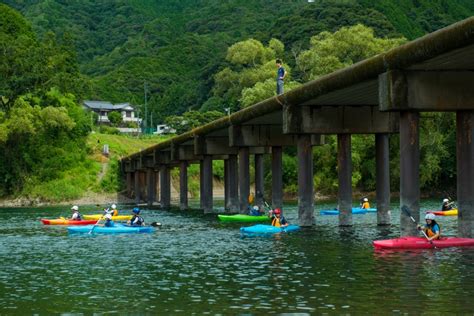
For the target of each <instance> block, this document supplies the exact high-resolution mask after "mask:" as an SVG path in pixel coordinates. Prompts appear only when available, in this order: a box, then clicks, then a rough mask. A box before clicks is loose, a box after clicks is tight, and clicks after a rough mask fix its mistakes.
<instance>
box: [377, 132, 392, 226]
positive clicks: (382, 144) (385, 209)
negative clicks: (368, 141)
mask: <svg viewBox="0 0 474 316" xmlns="http://www.w3.org/2000/svg"><path fill="white" fill-rule="evenodd" d="M389 159H390V157H389V135H388V134H375V160H376V171H377V174H376V188H377V225H390V215H391V214H390V161H389Z"/></svg>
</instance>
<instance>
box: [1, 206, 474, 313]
mask: <svg viewBox="0 0 474 316" xmlns="http://www.w3.org/2000/svg"><path fill="white" fill-rule="evenodd" d="M437 204H439V203H437V202H436V203H434V202H430V201H423V203H422V209H433V208H434V209H436V207H437V206H438V205H437ZM333 207H334V203H333V204H318V205H317V206H316V210H317V211H316V212H315V214H316V225H315V226H314V227H313V228H311V229H304V230H302V231H299V232H295V233H292V234H287V235H281V236H273V237H253V238H249V237H246V238H243V237H241V235H240V233H239V227H240V226H242V225H240V224H231V225H229V224H223V223H219V222H218V221H217V219H216V217H215V215H214V216H204V215H203V214H202V213H201V212H199V211H188V212H180V211H177V210H169V211H162V210H152V209H150V210H144V211H143V215H144V217H145V219H146V220H147V221H148V222H152V221H159V222H161V223H163V227H162V228H161V229H160V230H158V231H156V232H155V233H152V234H140V235H110V236H107V235H97V236H95V235H86V236H77V235H72V236H69V235H68V233H67V230H66V228H65V227H54V226H43V225H42V224H41V222H40V221H39V219H40V218H44V217H47V218H55V217H59V216H68V215H69V211H67V209H66V208H64V207H62V208H60V207H50V208H28V209H25V208H23V209H21V208H15V209H0V260H1V269H0V314H15V315H17V314H53V313H55V314H70V313H84V314H92V313H102V312H103V313H121V314H123V313H129V314H162V315H163V314H166V315H169V314H183V315H190V314H211V315H219V314H220V315H235V314H246V315H249V314H250V315H266V314H270V313H275V314H300V315H305V314H307V315H313V314H344V315H355V314H377V315H383V314H406V313H409V314H426V315H431V314H470V315H472V314H474V303H473V300H472V298H473V296H474V282H473V278H474V265H473V261H474V249H472V248H471V249H468V248H465V249H462V248H448V249H438V250H422V251H391V252H390V251H385V252H380V251H374V249H373V246H372V244H371V242H372V240H374V239H386V238H393V237H397V236H398V235H399V212H398V211H397V210H395V211H392V220H393V223H394V224H393V225H392V226H391V227H377V225H376V214H366V215H354V226H353V227H351V228H340V227H338V225H337V224H338V219H337V216H320V215H319V211H318V210H319V209H321V208H333ZM392 208H393V209H396V208H397V205H393V207H392ZM81 210H82V212H83V214H89V213H94V212H93V210H94V207H81ZM122 213H125V212H122ZM285 215H286V217H287V219H288V220H289V221H290V222H294V223H296V222H297V208H296V206H295V205H287V206H285ZM438 220H439V222H440V223H441V225H442V229H443V232H444V234H445V235H450V236H455V235H456V234H457V229H456V226H457V219H456V218H455V217H444V218H441V217H439V218H438Z"/></svg>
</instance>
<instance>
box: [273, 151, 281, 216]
mask: <svg viewBox="0 0 474 316" xmlns="http://www.w3.org/2000/svg"><path fill="white" fill-rule="evenodd" d="M282 155H283V149H282V147H279V146H274V147H272V207H273V209H275V208H282V207H283V165H282Z"/></svg>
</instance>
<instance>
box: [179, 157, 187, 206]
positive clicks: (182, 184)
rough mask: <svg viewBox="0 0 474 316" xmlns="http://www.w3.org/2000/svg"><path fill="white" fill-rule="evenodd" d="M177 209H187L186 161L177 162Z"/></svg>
mask: <svg viewBox="0 0 474 316" xmlns="http://www.w3.org/2000/svg"><path fill="white" fill-rule="evenodd" d="M179 209H180V210H182V211H184V210H187V209H188V162H187V161H181V162H180V163H179Z"/></svg>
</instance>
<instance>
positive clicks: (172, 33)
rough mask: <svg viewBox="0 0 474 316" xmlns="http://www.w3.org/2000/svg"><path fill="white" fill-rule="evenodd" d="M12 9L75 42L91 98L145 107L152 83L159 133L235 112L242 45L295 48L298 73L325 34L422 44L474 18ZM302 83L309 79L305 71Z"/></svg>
mask: <svg viewBox="0 0 474 316" xmlns="http://www.w3.org/2000/svg"><path fill="white" fill-rule="evenodd" d="M5 2H6V3H7V4H9V5H11V6H13V7H15V8H17V9H19V10H20V11H21V12H23V14H25V16H26V17H27V18H28V19H29V21H30V22H31V23H32V25H33V28H34V30H35V31H36V32H37V33H38V34H40V35H42V36H44V35H45V34H46V33H47V32H48V31H53V32H54V33H55V34H57V35H59V37H62V35H63V34H67V37H68V38H70V39H71V41H72V42H73V43H74V45H75V47H76V49H77V53H78V60H79V66H80V69H81V71H82V72H83V73H85V74H87V75H89V76H90V77H91V79H92V89H91V91H90V92H89V94H88V95H87V97H88V98H97V99H108V100H111V101H116V102H119V101H124V100H125V101H131V102H133V103H135V104H142V103H143V94H144V93H143V89H144V88H143V87H144V81H145V80H146V82H147V86H148V89H149V92H148V95H149V97H150V99H149V105H150V107H149V108H150V109H151V111H152V113H153V114H152V115H149V117H151V116H152V117H153V120H154V122H153V124H151V125H154V124H156V123H159V122H162V121H163V120H164V118H165V117H167V116H168V115H171V114H181V113H183V112H184V111H187V110H190V109H194V110H199V109H200V108H201V107H202V105H203V104H206V101H207V102H208V105H206V106H205V108H209V103H211V104H212V106H211V108H215V107H216V106H215V104H216V103H219V104H221V103H224V104H222V105H220V107H221V108H220V110H221V111H223V109H224V107H228V106H229V105H226V104H225V100H221V99H217V100H216V98H215V95H213V93H212V88H213V86H214V75H215V74H216V73H218V72H219V71H220V70H222V69H223V68H224V67H226V66H227V62H226V60H225V55H226V50H227V47H229V46H230V45H232V44H234V43H235V42H238V41H241V40H245V39H248V38H254V39H256V40H259V41H261V42H263V43H265V44H266V43H268V41H269V40H270V39H271V38H275V39H278V40H280V41H282V42H283V43H284V45H285V52H284V56H279V57H283V58H284V61H285V62H286V63H288V64H289V65H291V66H294V65H295V55H297V54H298V52H300V51H301V50H303V49H307V48H308V47H309V38H310V37H311V36H314V35H316V34H318V33H319V32H321V31H330V32H334V31H336V30H338V29H339V28H340V27H341V26H352V25H355V24H357V23H361V24H363V25H366V26H369V27H371V28H373V29H374V30H375V34H376V35H377V36H378V37H399V36H404V37H406V38H408V39H413V38H416V37H419V36H422V35H423V34H426V33H429V32H432V31H434V30H436V29H439V28H441V27H443V26H445V25H448V24H450V23H453V22H455V21H458V20H460V19H463V18H466V17H469V16H471V15H472V14H473V13H474V1H472V0H400V1H392V0H378V1H372V0H370V1H369V0H319V1H315V2H314V3H308V2H307V1H305V0H292V1H288V0H275V1H263V0H251V1H245V0H237V1H220V0H180V1H178V0H167V1H143V0H133V1H125V0H118V1H99V2H97V1H91V0H85V1H59V0H48V1H33V0H29V1H28V0H25V1H18V0H7V1H5ZM294 79H295V80H297V81H298V80H301V77H300V74H299V73H298V72H295V73H294ZM213 96H214V98H212V97H213ZM231 107H232V108H233V110H237V109H238V105H236V104H231Z"/></svg>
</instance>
